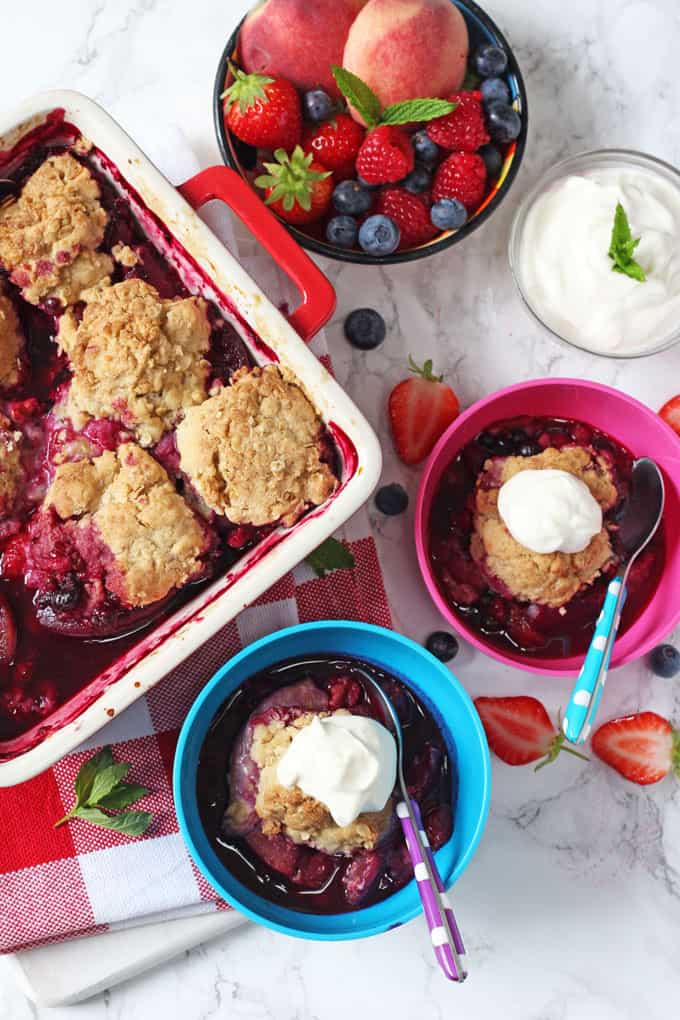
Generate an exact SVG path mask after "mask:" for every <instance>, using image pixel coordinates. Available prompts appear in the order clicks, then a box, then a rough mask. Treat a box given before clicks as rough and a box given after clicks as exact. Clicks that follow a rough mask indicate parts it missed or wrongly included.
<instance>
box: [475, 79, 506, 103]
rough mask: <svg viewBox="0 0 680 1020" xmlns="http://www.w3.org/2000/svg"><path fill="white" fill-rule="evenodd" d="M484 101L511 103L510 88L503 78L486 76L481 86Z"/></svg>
mask: <svg viewBox="0 0 680 1020" xmlns="http://www.w3.org/2000/svg"><path fill="white" fill-rule="evenodd" d="M479 91H480V92H481V93H482V102H483V103H494V102H500V103H509V102H510V89H509V88H508V86H507V83H506V82H504V81H503V79H502V78H485V79H484V81H483V82H482V83H481V85H480V86H479Z"/></svg>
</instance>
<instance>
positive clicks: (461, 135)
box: [427, 92, 489, 152]
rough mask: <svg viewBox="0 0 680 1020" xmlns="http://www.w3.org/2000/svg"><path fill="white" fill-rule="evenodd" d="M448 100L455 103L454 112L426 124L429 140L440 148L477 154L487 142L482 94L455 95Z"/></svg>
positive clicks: (462, 93) (463, 93) (464, 93)
mask: <svg viewBox="0 0 680 1020" xmlns="http://www.w3.org/2000/svg"><path fill="white" fill-rule="evenodd" d="M447 98H448V99H449V101H450V102H452V103H457V106H456V109H455V110H454V111H453V113H447V114H446V116H445V117H437V118H436V120H432V121H430V123H429V124H428V125H427V134H428V137H429V138H430V139H431V140H432V141H433V142H436V144H437V145H440V146H441V147H442V149H449V150H450V151H452V152H454V151H455V152H476V151H477V149H479V147H480V146H482V145H486V144H487V142H488V141H489V133H488V131H487V130H486V124H485V122H484V111H483V109H482V102H481V99H482V94H481V92H455V93H454V94H453V95H452V96H448V97H447Z"/></svg>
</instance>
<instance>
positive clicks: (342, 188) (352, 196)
mask: <svg viewBox="0 0 680 1020" xmlns="http://www.w3.org/2000/svg"><path fill="white" fill-rule="evenodd" d="M372 203H373V199H372V198H371V193H370V191H368V190H367V189H366V188H364V187H363V186H362V185H361V184H359V181H341V182H340V184H338V185H337V187H336V188H335V190H334V192H333V205H334V206H335V208H336V209H337V210H338V212H339V213H347V215H348V216H361V215H362V213H365V212H368V210H369V209H370V208H371V205H372Z"/></svg>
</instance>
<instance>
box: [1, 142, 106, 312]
mask: <svg viewBox="0 0 680 1020" xmlns="http://www.w3.org/2000/svg"><path fill="white" fill-rule="evenodd" d="M99 197H100V193H99V185H98V184H97V182H96V180H95V179H94V177H93V176H92V174H91V173H90V172H89V170H88V169H87V168H86V167H84V166H83V165H82V163H79V162H78V160H77V159H74V158H73V156H70V155H68V153H65V154H63V155H61V156H50V158H49V159H46V160H45V162H44V163H43V164H42V165H41V166H40V167H39V168H38V169H37V170H36V171H35V173H33V174H32V175H31V177H29V179H28V180H27V181H26V184H25V185H24V187H23V189H22V192H21V195H20V196H19V198H18V199H17V201H16V202H11V203H10V204H9V205H7V206H5V207H4V208H3V209H0V263H1V264H2V265H3V266H4V268H5V269H7V270H8V271H9V272H10V273H11V277H10V278H11V280H12V282H13V283H15V284H16V285H17V286H18V287H21V289H22V293H23V296H24V298H25V299H26V300H27V301H30V302H31V303H32V304H38V303H39V302H40V301H44V300H45V299H46V298H57V299H59V300H60V301H61V303H62V304H63V305H70V304H73V303H74V302H76V301H78V300H79V298H80V295H81V293H82V292H83V290H85V289H86V288H87V287H92V286H94V284H96V283H99V282H100V281H102V280H104V279H105V278H106V277H107V276H108V275H109V273H110V272H111V271H112V269H113V261H112V260H111V258H110V257H109V256H108V255H106V254H104V253H103V252H98V251H96V249H97V248H98V247H99V245H100V244H101V243H102V241H103V239H104V230H105V227H106V224H107V222H108V215H107V213H106V211H105V209H104V208H103V207H102V205H101V203H100V201H99Z"/></svg>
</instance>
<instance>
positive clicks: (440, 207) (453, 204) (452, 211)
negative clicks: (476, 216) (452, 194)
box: [430, 198, 467, 230]
mask: <svg viewBox="0 0 680 1020" xmlns="http://www.w3.org/2000/svg"><path fill="white" fill-rule="evenodd" d="M430 219H431V220H432V223H433V224H434V226H435V227H438V228H439V229H440V230H458V228H459V227H462V226H463V224H464V223H465V221H466V220H467V210H466V208H465V206H464V205H463V203H462V202H459V201H458V199H457V198H440V199H439V201H438V202H435V203H434V205H433V206H432V208H431V209H430Z"/></svg>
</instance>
